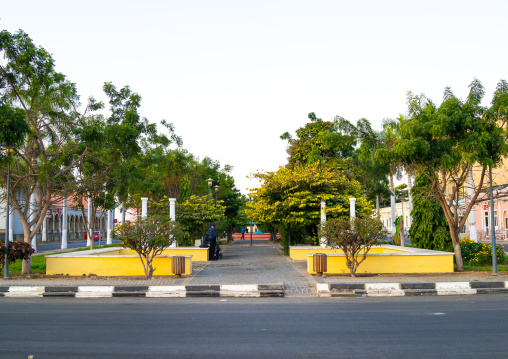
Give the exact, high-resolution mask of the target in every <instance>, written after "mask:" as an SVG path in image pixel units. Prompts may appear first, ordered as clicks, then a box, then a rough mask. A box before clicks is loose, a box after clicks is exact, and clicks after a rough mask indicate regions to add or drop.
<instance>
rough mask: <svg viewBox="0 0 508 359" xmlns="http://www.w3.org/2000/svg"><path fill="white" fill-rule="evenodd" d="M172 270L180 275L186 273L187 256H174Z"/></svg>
mask: <svg viewBox="0 0 508 359" xmlns="http://www.w3.org/2000/svg"><path fill="white" fill-rule="evenodd" d="M171 265H172V272H173V274H174V275H177V276H179V277H181V276H182V274H184V273H185V257H183V256H174V257H173V258H172V260H171Z"/></svg>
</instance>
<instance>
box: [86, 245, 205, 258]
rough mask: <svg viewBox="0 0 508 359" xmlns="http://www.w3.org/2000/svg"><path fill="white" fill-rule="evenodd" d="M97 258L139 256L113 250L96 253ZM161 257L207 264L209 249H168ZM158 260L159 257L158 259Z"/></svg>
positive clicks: (127, 250)
mask: <svg viewBox="0 0 508 359" xmlns="http://www.w3.org/2000/svg"><path fill="white" fill-rule="evenodd" d="M94 255H95V256H110V255H115V256H125V255H136V256H137V255H138V254H137V253H136V252H135V251H133V250H132V249H124V248H119V249H113V250H112V251H109V252H104V253H96V254H94ZM161 255H166V256H184V255H191V256H192V261H193V262H206V261H208V248H199V247H176V248H167V249H165V250H164V251H162V253H161ZM156 258H157V257H156Z"/></svg>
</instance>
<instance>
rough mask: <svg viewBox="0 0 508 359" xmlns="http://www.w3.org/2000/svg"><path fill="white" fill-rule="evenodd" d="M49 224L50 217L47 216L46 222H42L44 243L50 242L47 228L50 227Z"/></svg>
mask: <svg viewBox="0 0 508 359" xmlns="http://www.w3.org/2000/svg"><path fill="white" fill-rule="evenodd" d="M47 222H48V215H47V214H46V216H45V218H44V221H43V222H42V241H43V242H47V241H48V237H47V236H46V232H47V226H48V223H47ZM9 224H10V223H9Z"/></svg>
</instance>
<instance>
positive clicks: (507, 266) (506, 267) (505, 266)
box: [464, 264, 508, 272]
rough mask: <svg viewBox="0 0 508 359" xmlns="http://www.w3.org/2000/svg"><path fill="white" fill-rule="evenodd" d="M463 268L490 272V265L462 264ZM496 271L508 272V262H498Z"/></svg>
mask: <svg viewBox="0 0 508 359" xmlns="http://www.w3.org/2000/svg"><path fill="white" fill-rule="evenodd" d="M464 270H466V271H476V272H481V271H486V272H492V266H473V265H469V264H464ZM497 271H498V272H508V264H498V265H497Z"/></svg>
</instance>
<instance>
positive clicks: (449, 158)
mask: <svg viewBox="0 0 508 359" xmlns="http://www.w3.org/2000/svg"><path fill="white" fill-rule="evenodd" d="M469 87H470V91H469V95H468V97H467V99H466V100H464V101H462V100H461V99H459V98H457V97H455V95H454V94H453V92H452V91H451V89H450V88H446V89H445V91H444V97H443V102H442V103H441V105H440V106H439V107H438V106H436V105H435V104H434V103H433V102H432V101H431V100H429V99H427V98H425V96H424V95H419V96H417V95H413V94H412V93H409V94H408V107H409V113H408V116H407V118H402V117H401V118H400V119H399V122H400V129H399V139H397V141H396V143H395V144H394V147H393V152H392V153H391V154H390V155H393V156H395V159H396V160H398V161H400V162H402V163H404V164H406V165H411V166H414V168H416V169H417V170H418V171H419V172H420V173H422V174H424V175H425V176H427V178H428V179H429V181H430V182H431V188H432V191H433V193H434V195H435V197H436V199H437V200H438V201H439V203H440V204H441V207H442V208H443V211H444V214H445V217H446V220H447V223H448V226H449V229H450V236H451V238H452V241H453V247H454V252H455V259H456V262H457V269H458V270H459V271H460V270H463V261H462V254H461V250H460V242H459V237H458V235H459V232H460V230H461V229H462V228H463V227H464V225H465V224H466V221H467V217H468V215H469V212H470V211H471V208H472V207H473V206H474V204H475V202H476V199H477V198H478V195H479V194H480V192H481V191H482V188H483V185H484V180H485V173H486V171H487V168H488V167H489V166H491V167H495V166H496V165H498V164H499V163H500V162H501V159H502V157H503V156H504V155H506V153H507V152H508V145H507V142H506V138H507V133H506V130H507V128H506V106H505V104H506V103H507V101H506V100H507V98H508V87H507V86H506V83H505V82H504V81H501V82H500V83H499V84H498V87H497V90H496V93H495V94H494V99H493V100H492V103H493V105H492V107H491V108H486V107H483V106H482V105H481V101H482V98H483V96H484V89H483V86H482V85H481V83H480V81H478V80H476V79H475V80H474V81H473V82H472V83H471V84H470V86H469ZM474 165H478V166H480V168H481V169H482V170H481V174H480V176H479V182H478V183H477V184H476V186H475V188H474V195H473V196H472V197H471V198H469V201H468V202H467V204H466V206H465V214H464V216H459V215H458V213H459V195H460V189H461V188H464V187H465V182H466V180H467V176H468V172H469V171H470V169H471V167H472V166H474Z"/></svg>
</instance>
